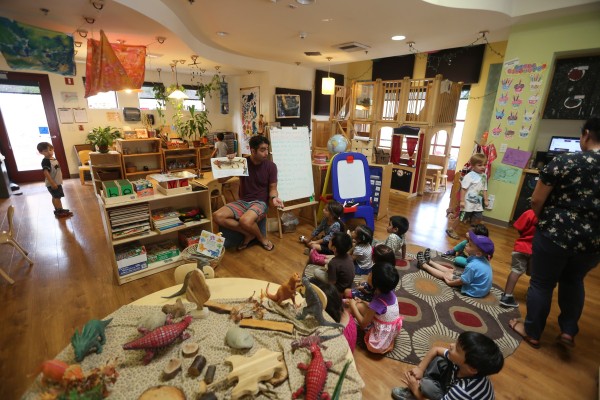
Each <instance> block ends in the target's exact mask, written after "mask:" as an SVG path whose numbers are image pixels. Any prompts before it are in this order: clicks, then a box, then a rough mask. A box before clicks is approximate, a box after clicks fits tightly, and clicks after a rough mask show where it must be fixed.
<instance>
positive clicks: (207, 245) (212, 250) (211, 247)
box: [196, 231, 225, 258]
mask: <svg viewBox="0 0 600 400" xmlns="http://www.w3.org/2000/svg"><path fill="white" fill-rule="evenodd" d="M224 246H225V238H224V237H223V236H220V235H217V234H215V233H212V232H209V231H202V233H200V240H199V241H198V246H197V248H196V250H197V251H198V253H200V254H203V255H205V256H207V257H210V258H218V257H220V256H221V254H222V253H223V249H224V248H225V247H224Z"/></svg>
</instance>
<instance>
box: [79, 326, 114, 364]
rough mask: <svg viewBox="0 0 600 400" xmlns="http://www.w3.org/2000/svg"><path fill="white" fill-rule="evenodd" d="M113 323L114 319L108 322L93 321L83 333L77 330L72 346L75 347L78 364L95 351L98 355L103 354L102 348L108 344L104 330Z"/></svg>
mask: <svg viewBox="0 0 600 400" xmlns="http://www.w3.org/2000/svg"><path fill="white" fill-rule="evenodd" d="M111 321H112V318H111V319H107V320H106V321H99V320H97V319H92V320H90V321H88V323H87V324H85V325H84V326H83V329H82V330H81V333H79V331H78V330H77V329H76V330H75V333H74V334H73V336H72V337H71V344H72V345H73V350H74V351H75V359H76V360H77V362H81V361H83V359H84V358H85V357H86V356H87V355H88V353H89V352H90V351H92V350H93V349H95V350H96V354H100V353H102V346H103V345H104V343H106V335H105V334H104V330H105V329H106V326H107V325H108V324H110V322H111Z"/></svg>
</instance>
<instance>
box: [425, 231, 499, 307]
mask: <svg viewBox="0 0 600 400" xmlns="http://www.w3.org/2000/svg"><path fill="white" fill-rule="evenodd" d="M467 240H468V243H467V246H466V247H465V251H466V252H467V253H468V254H470V255H469V258H467V265H466V266H465V270H464V272H462V273H460V272H458V271H456V270H455V269H454V268H448V267H447V266H444V265H442V264H438V263H436V262H434V261H431V259H430V258H429V256H427V257H426V254H427V255H428V254H429V249H427V250H425V252H422V251H420V252H419V253H417V268H420V269H423V270H424V271H426V272H428V273H430V274H431V275H433V276H435V277H436V278H439V279H442V280H443V281H444V282H446V284H447V285H448V286H452V287H457V286H461V290H460V291H461V293H463V294H466V295H467V296H471V297H485V296H487V295H488V293H489V292H490V289H491V288H492V278H493V276H492V266H491V265H490V262H489V260H490V259H491V258H492V256H493V255H494V243H493V242H492V240H491V239H490V238H489V237H487V236H483V235H477V234H476V233H475V232H473V231H472V230H470V231H469V232H468V233H467Z"/></svg>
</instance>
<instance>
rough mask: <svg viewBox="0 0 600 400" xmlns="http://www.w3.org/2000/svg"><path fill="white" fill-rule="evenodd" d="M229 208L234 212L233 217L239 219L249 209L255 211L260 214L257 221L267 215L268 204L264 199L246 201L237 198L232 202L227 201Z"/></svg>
mask: <svg viewBox="0 0 600 400" xmlns="http://www.w3.org/2000/svg"><path fill="white" fill-rule="evenodd" d="M227 208H229V209H230V210H231V211H232V212H233V218H235V219H236V221H239V220H240V218H241V217H242V215H244V214H245V213H246V212H247V211H254V212H255V213H256V215H258V219H257V220H256V221H257V222H258V221H260V220H262V219H263V218H264V217H266V215H267V204H266V203H265V202H264V201H260V200H254V201H244V200H236V201H234V202H232V203H227Z"/></svg>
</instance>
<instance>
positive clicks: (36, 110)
mask: <svg viewBox="0 0 600 400" xmlns="http://www.w3.org/2000/svg"><path fill="white" fill-rule="evenodd" d="M39 142H49V143H52V145H53V146H54V152H55V157H56V159H57V160H58V162H59V163H60V165H61V168H62V169H63V176H64V177H68V176H69V170H68V165H67V160H66V157H65V151H64V147H63V143H62V139H61V136H60V131H59V127H58V121H57V119H56V112H55V107H54V101H53V99H52V92H51V90H50V82H49V80H48V75H42V74H28V73H18V72H0V150H1V151H2V154H4V156H5V157H6V160H5V162H6V166H7V169H8V173H9V176H10V178H11V180H12V181H14V182H16V183H27V182H36V181H37V182H39V181H42V180H43V179H44V175H43V173H42V169H41V162H42V156H41V155H40V154H39V153H38V151H37V149H36V146H37V144H38V143H39Z"/></svg>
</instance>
